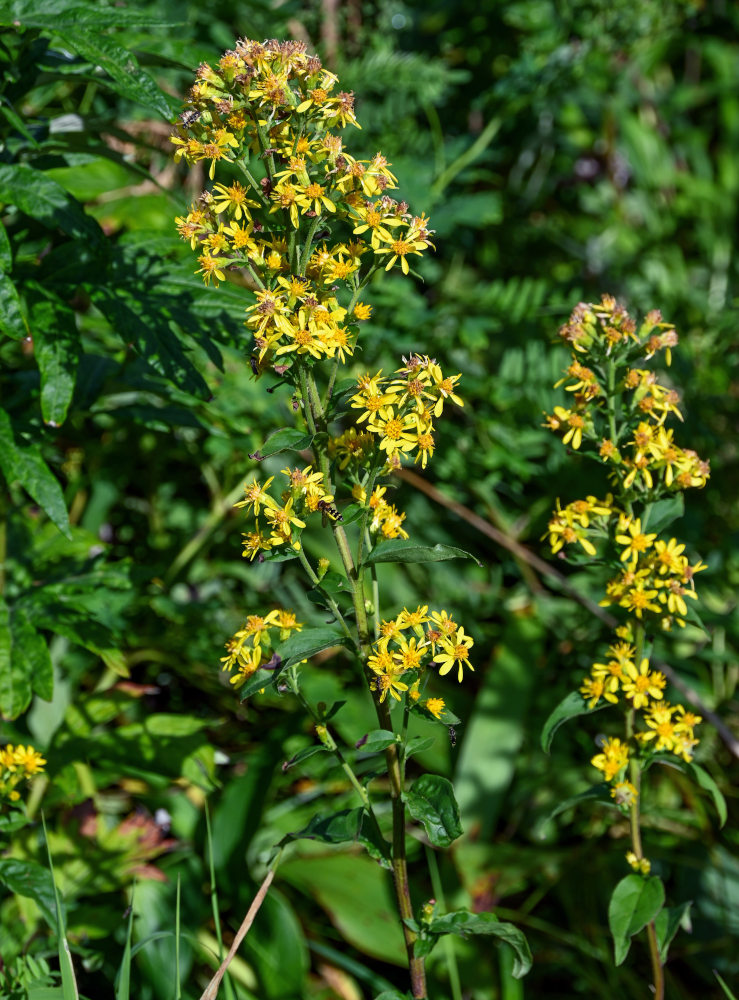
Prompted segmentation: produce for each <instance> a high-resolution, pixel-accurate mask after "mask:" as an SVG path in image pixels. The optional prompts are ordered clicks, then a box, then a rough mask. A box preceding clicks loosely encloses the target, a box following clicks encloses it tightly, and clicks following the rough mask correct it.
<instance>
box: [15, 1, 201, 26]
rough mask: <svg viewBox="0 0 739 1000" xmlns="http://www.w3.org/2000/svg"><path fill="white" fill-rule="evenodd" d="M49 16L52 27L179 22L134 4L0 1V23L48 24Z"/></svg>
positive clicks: (148, 24)
mask: <svg viewBox="0 0 739 1000" xmlns="http://www.w3.org/2000/svg"><path fill="white" fill-rule="evenodd" d="M51 18H53V19H54V20H53V24H54V26H55V27H69V28H76V27H79V26H80V25H83V24H84V25H91V26H98V27H101V28H112V27H114V26H116V27H117V26H121V27H123V26H126V25H127V26H129V27H152V28H153V27H162V28H166V27H170V26H173V25H176V24H182V23H183V22H182V21H181V20H177V21H173V20H171V19H170V18H166V19H165V18H163V17H161V16H160V15H157V14H149V13H146V12H145V11H143V10H139V9H137V8H136V7H100V8H94V7H92V8H91V7H85V6H83V5H82V4H81V3H79V2H77V3H74V2H70V0H10V2H9V3H3V4H1V5H0V24H7V25H15V24H16V22H20V24H22V25H23V26H24V27H29V28H47V29H48V28H49V25H50V23H51V22H50V19H51Z"/></svg>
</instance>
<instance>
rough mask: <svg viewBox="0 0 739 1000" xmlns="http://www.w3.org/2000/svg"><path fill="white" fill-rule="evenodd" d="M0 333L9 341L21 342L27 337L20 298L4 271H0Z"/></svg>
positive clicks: (26, 327)
mask: <svg viewBox="0 0 739 1000" xmlns="http://www.w3.org/2000/svg"><path fill="white" fill-rule="evenodd" d="M0 331H2V332H3V333H4V334H5V336H6V337H10V339H11V340H23V339H24V337H27V336H28V324H27V323H26V320H25V318H24V316H23V307H22V306H21V300H20V297H19V295H18V292H17V291H16V288H15V285H14V284H13V280H12V278H11V277H10V275H8V274H6V273H5V272H4V271H0Z"/></svg>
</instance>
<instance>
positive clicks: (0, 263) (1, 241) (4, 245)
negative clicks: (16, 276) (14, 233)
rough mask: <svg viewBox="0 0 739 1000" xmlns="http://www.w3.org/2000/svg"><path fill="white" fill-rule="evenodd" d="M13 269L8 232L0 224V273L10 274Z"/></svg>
mask: <svg viewBox="0 0 739 1000" xmlns="http://www.w3.org/2000/svg"><path fill="white" fill-rule="evenodd" d="M12 268H13V251H12V250H11V248H10V240H9V239H8V231H7V229H6V228H5V226H4V225H3V224H2V222H0V271H4V272H5V273H6V274H10V271H11V270H12Z"/></svg>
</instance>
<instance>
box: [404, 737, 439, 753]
mask: <svg viewBox="0 0 739 1000" xmlns="http://www.w3.org/2000/svg"><path fill="white" fill-rule="evenodd" d="M434 743H436V737H435V736H411V738H410V739H409V740H408V742H407V743H406V745H405V750H404V753H405V756H406V758H408V757H412V756H413V755H414V754H416V753H423V751H424V750H428V748H429V747H432V746H433V745H434Z"/></svg>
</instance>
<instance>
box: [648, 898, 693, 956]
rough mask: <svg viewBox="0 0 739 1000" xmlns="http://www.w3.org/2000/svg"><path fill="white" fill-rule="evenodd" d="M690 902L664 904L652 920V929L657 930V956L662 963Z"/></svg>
mask: <svg viewBox="0 0 739 1000" xmlns="http://www.w3.org/2000/svg"><path fill="white" fill-rule="evenodd" d="M692 905H693V904H692V902H691V901H690V900H688V902H687V903H681V904H680V905H679V906H665V908H664V909H663V910H660V912H659V913H658V914H657V918H656V920H655V921H654V929H655V931H656V932H657V944H658V945H659V957H660V959H661V961H662V962H663V963H664V962H666V961H667V952H668V950H669V948H670V944H671V943H672V939H673V938H674V937H675V935H676V934H677V932H678V929H679V928H680V925H681V924H682V923H683V921H684V920H685V918H686V917H687V914H688V912H689V911H690V907H691V906H692Z"/></svg>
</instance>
